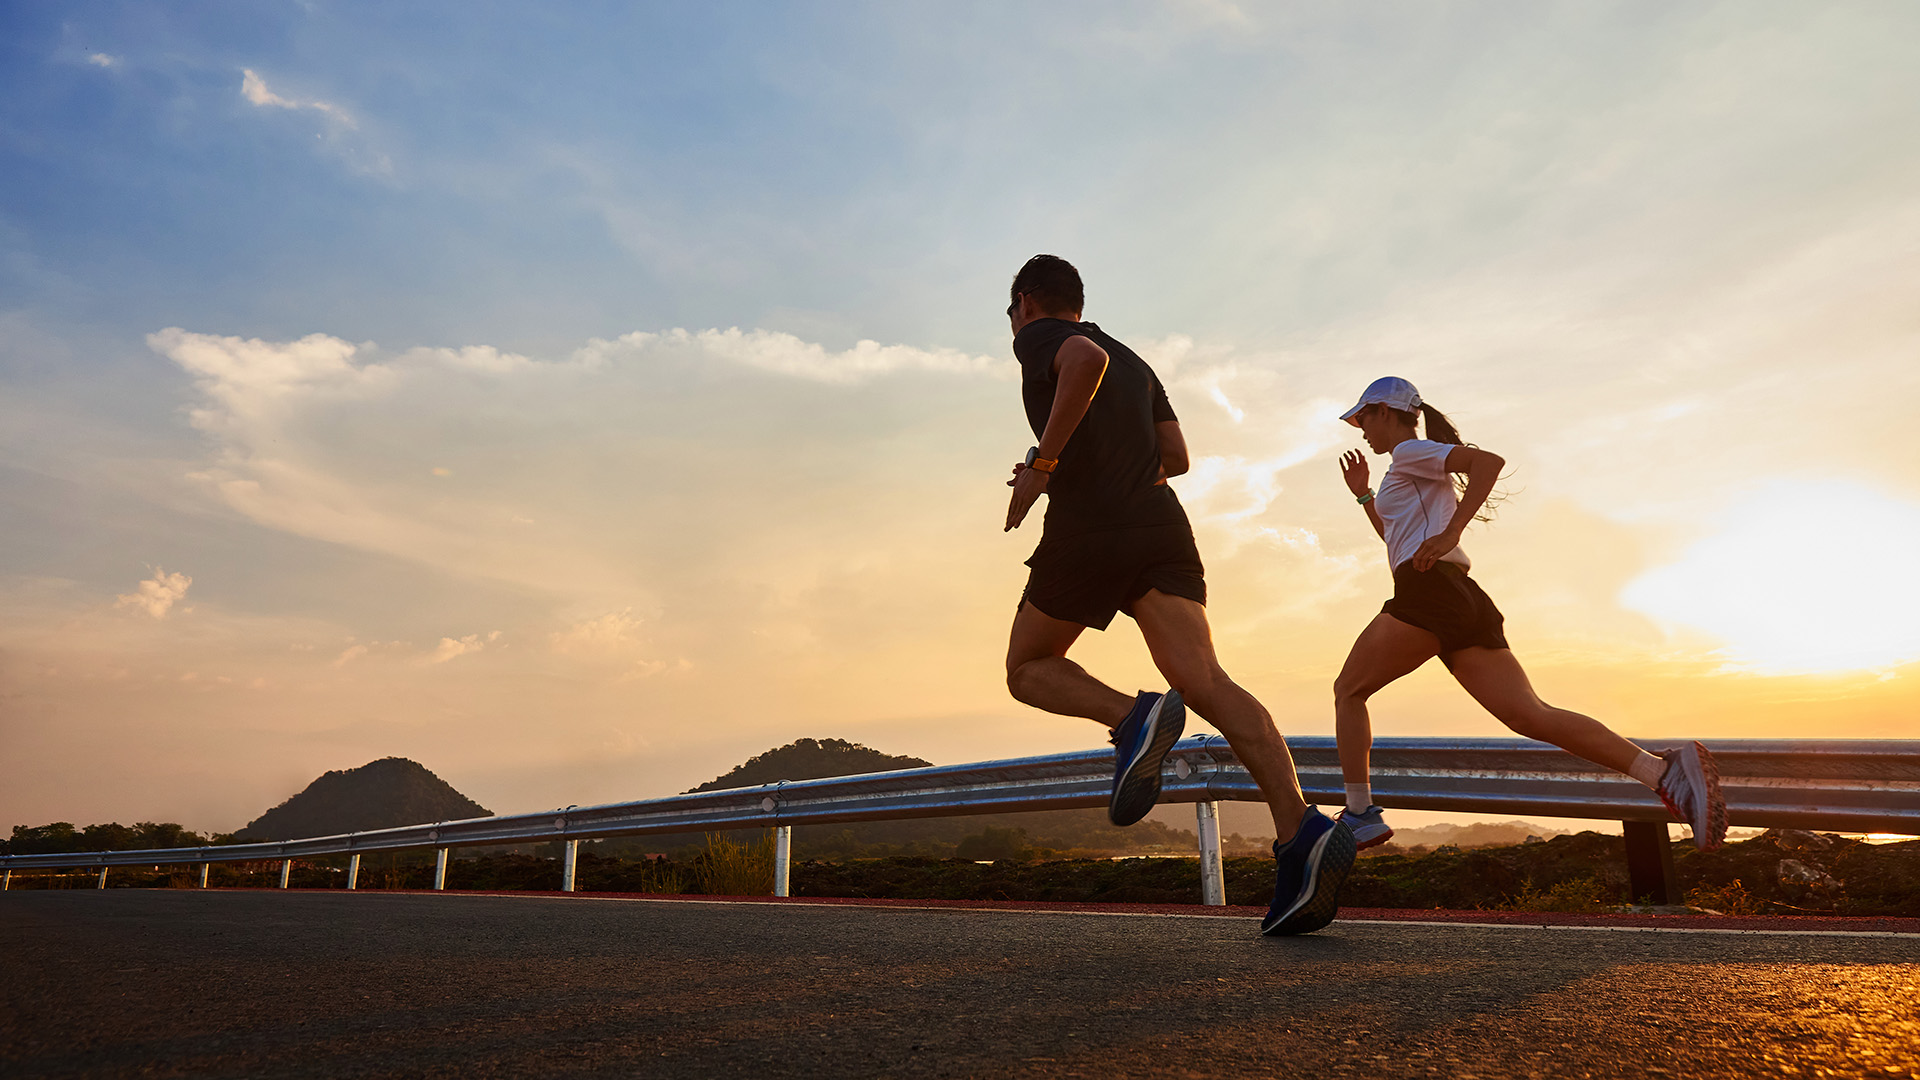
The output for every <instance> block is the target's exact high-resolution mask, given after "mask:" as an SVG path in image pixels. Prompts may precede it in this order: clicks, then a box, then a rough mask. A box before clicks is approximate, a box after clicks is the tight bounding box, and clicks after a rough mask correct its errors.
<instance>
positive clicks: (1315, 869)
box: [1260, 806, 1357, 936]
mask: <svg viewBox="0 0 1920 1080" xmlns="http://www.w3.org/2000/svg"><path fill="white" fill-rule="evenodd" d="M1355 850H1357V849H1356V848H1355V846H1354V840H1353V830H1352V829H1349V828H1347V827H1346V825H1344V824H1342V823H1341V822H1338V821H1335V820H1333V819H1332V818H1330V817H1328V816H1327V815H1325V814H1323V813H1321V812H1320V810H1319V808H1317V807H1313V806H1309V807H1307V815H1306V816H1305V817H1303V818H1301V819H1300V831H1299V832H1297V833H1295V834H1294V836H1293V839H1292V840H1290V841H1288V842H1287V845H1286V846H1285V847H1282V846H1280V842H1279V841H1277V840H1276V841H1274V844H1273V857H1274V859H1275V860H1276V861H1277V862H1278V863H1279V875H1278V877H1277V878H1276V880H1275V881H1274V885H1273V906H1272V907H1271V908H1269V909H1267V917H1266V918H1264V919H1261V920H1260V932H1261V933H1262V934H1268V935H1274V936H1278V935H1282V934H1311V933H1313V932H1314V931H1315V930H1318V929H1320V928H1321V927H1323V926H1325V925H1327V924H1328V923H1330V922H1332V921H1333V917H1334V915H1336V914H1338V913H1339V911H1340V886H1342V885H1344V884H1346V881H1347V872H1348V871H1349V870H1352V869H1353V855H1354V852H1355Z"/></svg>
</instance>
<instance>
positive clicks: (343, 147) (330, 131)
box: [240, 68, 393, 177]
mask: <svg viewBox="0 0 1920 1080" xmlns="http://www.w3.org/2000/svg"><path fill="white" fill-rule="evenodd" d="M240 96H242V97H244V98H246V99H247V101H249V102H251V103H252V104H253V105H255V106H256V107H258V108H262V109H285V110H287V111H289V112H317V113H319V114H320V115H321V116H322V117H324V118H325V120H326V126H325V129H324V130H323V131H321V132H320V133H319V135H318V136H317V137H318V138H320V139H321V140H323V143H324V145H325V146H326V147H327V148H328V149H329V150H331V151H332V152H333V153H334V154H335V155H336V156H337V157H339V158H340V160H342V161H343V162H345V163H346V164H347V166H348V167H349V168H351V169H353V170H354V171H355V172H358V173H361V174H364V175H369V176H378V177H391V176H392V174H393V161H392V159H391V158H389V157H388V156H387V155H386V154H384V153H381V152H379V151H378V150H376V149H374V148H372V147H371V146H370V145H369V143H368V141H367V139H366V137H365V135H364V134H362V133H361V131H360V121H359V119H358V118H356V117H355V116H354V115H353V114H352V113H350V112H348V111H347V110H346V109H345V108H342V107H341V106H339V105H336V104H334V103H332V102H330V101H320V100H318V99H311V100H303V99H299V98H290V97H285V96H283V95H281V94H276V93H274V92H273V90H272V89H270V88H269V87H268V86H267V81H266V80H265V79H263V78H261V77H260V74H259V73H258V72H256V71H254V70H253V69H252V68H244V69H242V71H241V78H240Z"/></svg>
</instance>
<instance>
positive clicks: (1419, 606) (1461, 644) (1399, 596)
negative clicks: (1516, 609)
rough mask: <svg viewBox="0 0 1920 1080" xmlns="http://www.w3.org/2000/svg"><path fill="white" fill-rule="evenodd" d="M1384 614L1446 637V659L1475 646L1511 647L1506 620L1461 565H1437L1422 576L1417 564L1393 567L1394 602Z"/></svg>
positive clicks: (1443, 641) (1442, 638)
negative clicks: (1416, 568)
mask: <svg viewBox="0 0 1920 1080" xmlns="http://www.w3.org/2000/svg"><path fill="white" fill-rule="evenodd" d="M1380 610H1381V611H1383V612H1386V613H1387V614H1388V615H1391V616H1393V617H1394V618H1396V619H1399V620H1400V621H1401V622H1403V623H1406V624H1408V625H1410V626H1417V627H1419V628H1420V629H1422V630H1425V631H1427V632H1428V633H1430V634H1432V635H1433V636H1435V637H1437V638H1439V639H1440V659H1441V660H1442V661H1444V660H1446V658H1447V656H1448V654H1450V653H1456V652H1459V651H1460V650H1461V649H1466V648H1472V647H1473V646H1475V645H1478V646H1481V647H1482V648H1488V649H1504V648H1506V647H1507V635H1506V632H1505V631H1504V630H1503V629H1502V628H1503V627H1504V625H1505V624H1506V616H1504V615H1502V614H1500V609H1499V608H1497V607H1494V606H1493V599H1492V598H1491V597H1489V596H1488V595H1487V594H1486V593H1485V592H1482V591H1481V589H1480V585H1479V583H1478V582H1476V581H1474V580H1473V579H1472V578H1471V577H1468V576H1467V572H1466V571H1465V570H1463V569H1461V568H1460V565H1459V564H1458V563H1450V562H1444V561H1442V562H1437V563H1434V564H1433V569H1431V570H1428V571H1426V572H1425V573H1422V572H1420V571H1418V570H1415V569H1414V568H1413V563H1412V562H1410V561H1409V562H1403V563H1401V564H1400V565H1399V566H1396V567H1394V569H1393V599H1391V600H1389V601H1387V602H1386V604H1385V605H1384V606H1382V607H1381V608H1380Z"/></svg>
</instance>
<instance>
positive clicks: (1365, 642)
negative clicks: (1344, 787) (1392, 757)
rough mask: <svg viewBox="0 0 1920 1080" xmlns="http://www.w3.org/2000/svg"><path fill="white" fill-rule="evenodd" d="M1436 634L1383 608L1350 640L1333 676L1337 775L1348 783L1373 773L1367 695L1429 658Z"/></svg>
mask: <svg viewBox="0 0 1920 1080" xmlns="http://www.w3.org/2000/svg"><path fill="white" fill-rule="evenodd" d="M1439 652H1440V639H1439V638H1437V637H1435V636H1434V635H1433V634H1432V632H1431V631H1427V630H1422V629H1420V628H1419V627H1417V626H1411V625H1409V624H1407V623H1403V622H1401V621H1400V620H1399V619H1396V618H1394V617H1393V616H1391V615H1388V614H1386V613H1385V612H1382V613H1381V614H1379V615H1375V616H1374V617H1373V621H1372V622H1370V623H1368V624H1367V628H1366V629H1365V630H1362V631H1360V636H1359V637H1358V638H1356V639H1355V640H1354V643H1353V650H1352V651H1351V652H1349V653H1348V654H1347V663H1346V666H1345V667H1342V668H1341V669H1340V677H1339V678H1337V679H1335V680H1334V681H1333V733H1334V737H1335V739H1336V741H1337V742H1338V743H1339V746H1340V777H1341V779H1342V780H1344V781H1345V782H1347V783H1349V784H1365V783H1369V782H1370V781H1369V777H1370V776H1371V775H1372V764H1371V756H1372V752H1373V722H1372V719H1371V718H1370V717H1369V716H1368V715H1367V699H1368V698H1370V697H1372V696H1373V695H1374V694H1376V693H1379V692H1380V690H1381V688H1383V687H1385V686H1386V685H1387V684H1388V683H1390V682H1392V681H1394V680H1395V679H1398V678H1399V677H1400V676H1402V675H1405V674H1407V673H1408V672H1411V671H1412V670H1414V669H1415V668H1417V667H1419V666H1420V665H1421V664H1424V663H1426V662H1427V661H1428V660H1431V659H1432V658H1433V657H1434V656H1435V655H1437V654H1438V653H1439Z"/></svg>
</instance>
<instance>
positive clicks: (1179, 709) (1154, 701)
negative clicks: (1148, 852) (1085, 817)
mask: <svg viewBox="0 0 1920 1080" xmlns="http://www.w3.org/2000/svg"><path fill="white" fill-rule="evenodd" d="M1186 728H1187V706H1186V703H1185V702H1183V701H1181V700H1180V691H1178V690H1168V691H1167V692H1166V693H1164V694H1151V693H1148V692H1146V691H1144V690H1143V691H1141V692H1140V696H1139V697H1136V698H1134V699H1133V711H1132V712H1130V713H1128V714H1127V718H1126V719H1125V720H1122V721H1120V726H1119V727H1117V728H1114V729H1113V758H1114V764H1113V796H1112V797H1111V798H1110V799H1108V800H1107V819H1108V820H1110V821H1112V822H1113V823H1114V824H1115V825H1131V824H1133V823H1134V822H1136V821H1139V820H1140V819H1141V818H1143V817H1146V816H1147V811H1149V810H1151V809H1153V804H1154V803H1156V802H1159V801H1160V766H1161V765H1162V764H1163V763H1164V762H1165V761H1166V760H1167V751H1169V750H1171V749H1173V744H1174V743H1176V742H1179V741H1180V733H1181V732H1182V731H1185V730H1186Z"/></svg>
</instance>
